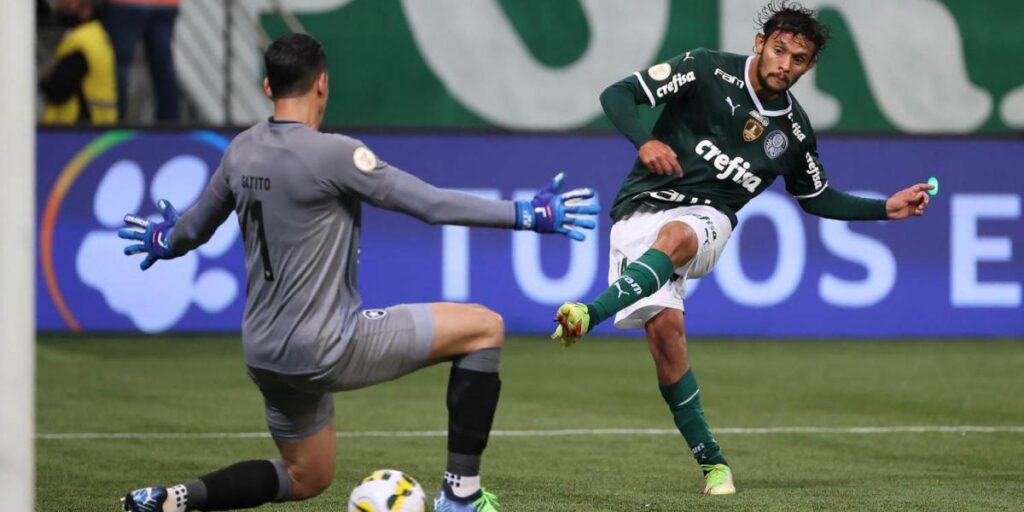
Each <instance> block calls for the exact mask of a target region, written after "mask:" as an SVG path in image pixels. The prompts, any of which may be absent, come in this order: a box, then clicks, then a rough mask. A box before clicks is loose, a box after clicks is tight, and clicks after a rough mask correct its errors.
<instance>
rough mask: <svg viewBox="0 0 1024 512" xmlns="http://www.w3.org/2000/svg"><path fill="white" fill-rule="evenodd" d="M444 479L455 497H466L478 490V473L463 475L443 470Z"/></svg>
mask: <svg viewBox="0 0 1024 512" xmlns="http://www.w3.org/2000/svg"><path fill="white" fill-rule="evenodd" d="M444 481H445V482H448V486H449V487H451V488H452V493H453V494H455V497H457V498H468V497H469V496H472V495H473V494H475V493H476V492H477V491H479V490H480V475H476V476H463V475H455V474H452V473H449V472H447V471H445V472H444Z"/></svg>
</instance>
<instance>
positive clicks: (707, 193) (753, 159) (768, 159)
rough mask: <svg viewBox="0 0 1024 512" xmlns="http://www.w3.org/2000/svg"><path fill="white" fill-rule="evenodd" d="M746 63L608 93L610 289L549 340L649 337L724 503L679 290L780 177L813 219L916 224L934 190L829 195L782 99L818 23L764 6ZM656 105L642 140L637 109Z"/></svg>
mask: <svg viewBox="0 0 1024 512" xmlns="http://www.w3.org/2000/svg"><path fill="white" fill-rule="evenodd" d="M759 22H760V26H761V33H759V34H757V35H756V36H755V38H754V50H755V54H754V55H752V56H742V55H735V54H730V53H723V52H717V51H711V50H707V49H702V48H698V49H694V50H691V51H688V52H684V53H683V54H681V55H678V56H676V57H674V58H672V59H670V60H669V61H668V62H664V63H661V64H656V65H654V66H651V67H650V68H649V69H647V70H644V71H640V72H637V73H633V75H632V76H629V77H626V78H625V79H623V80H621V81H619V82H617V83H615V84H612V85H611V86H610V87H608V88H607V89H605V91H604V92H603V93H602V94H601V105H602V106H603V107H604V111H605V113H606V114H607V115H608V118H609V119H610V120H611V122H612V123H613V124H614V125H615V127H616V128H617V129H618V130H619V131H620V132H622V134H623V135H625V136H626V138H628V139H629V140H630V141H631V142H632V143H633V144H634V145H635V146H636V148H637V149H638V153H639V158H637V160H636V163H635V164H634V166H633V170H632V172H630V174H629V176H628V177H627V178H626V181H625V183H624V184H623V185H622V188H621V190H620V191H619V194H618V196H617V197H616V198H615V204H614V206H613V208H612V213H611V215H612V219H613V220H614V221H615V223H614V225H613V226H612V229H611V237H610V238H611V241H610V244H611V255H610V267H611V268H610V270H609V282H610V283H611V286H609V287H608V288H607V289H606V290H605V291H604V292H602V293H601V294H600V295H598V297H597V298H596V299H595V300H594V301H593V302H589V303H585V304H584V303H575V302H569V303H565V304H563V305H562V306H561V307H560V308H559V309H558V312H557V314H556V317H555V319H556V321H557V322H558V324H559V325H558V327H557V329H556V330H555V333H554V334H553V335H552V338H554V339H555V340H557V341H559V342H560V343H561V344H562V345H563V346H569V345H572V344H573V343H575V342H576V341H578V340H579V339H580V338H581V337H582V336H584V335H585V334H586V333H587V332H588V331H589V330H590V329H592V328H593V327H594V326H595V325H597V324H598V323H600V322H602V321H604V320H605V319H607V318H610V317H612V316H613V315H614V316H615V326H616V327H619V328H624V329H630V328H634V329H637V328H642V329H644V330H645V331H646V334H647V341H648V345H649V347H650V351H651V355H652V356H653V357H654V363H655V368H656V371H657V375H658V384H659V386H660V388H661V394H662V397H664V399H665V401H666V403H667V404H668V406H669V409H670V410H671V412H672V415H673V417H674V420H675V424H676V426H677V427H678V428H679V431H680V433H682V435H683V437H684V438H685V439H686V442H687V444H688V445H689V446H690V449H691V451H692V452H693V455H694V457H695V458H696V459H697V463H698V464H699V465H700V467H701V469H702V470H703V472H704V476H705V480H706V486H705V488H704V494H712V495H719V494H733V493H735V492H736V487H735V484H734V482H733V476H732V471H731V470H730V469H729V465H728V462H727V461H726V459H725V457H724V456H723V455H722V451H721V449H720V448H719V445H718V442H717V441H715V438H714V436H713V435H712V434H711V431H710V429H709V427H708V423H707V420H706V419H705V417H704V411H703V408H702V407H701V403H700V391H699V388H698V385H697V380H696V377H695V376H694V374H693V371H692V370H691V369H690V361H689V358H688V357H687V349H686V336H685V324H684V315H683V296H684V293H685V289H686V279H687V278H697V277H701V276H704V275H706V274H707V273H708V272H710V271H711V269H712V268H713V267H714V265H715V263H716V262H717V261H718V258H719V256H720V255H721V253H722V251H723V249H724V248H725V244H726V242H727V241H728V240H729V236H730V234H731V233H732V230H733V228H734V227H735V226H736V223H737V219H736V213H737V212H738V211H739V210H740V209H741V208H742V207H743V205H744V204H746V203H747V201H749V200H750V199H752V198H753V197H754V196H756V195H757V194H759V193H761V192H763V191H764V190H765V189H767V188H768V187H769V186H770V185H771V184H772V182H773V181H775V179H776V178H778V177H782V178H783V180H785V183H786V190H787V191H788V192H789V193H790V194H791V195H793V197H794V198H795V199H796V200H797V201H799V203H800V206H801V207H802V208H803V209H804V210H805V211H806V212H808V213H810V214H812V215H817V216H819V217H825V218H830V219H839V220H884V219H904V218H907V217H910V216H916V215H922V214H923V213H924V209H925V207H926V206H927V205H928V194H927V191H928V190H929V189H931V186H930V185H926V184H917V185H914V186H912V187H910V188H907V189H905V190H902V191H900V192H897V193H895V194H893V195H892V196H891V197H889V198H888V199H887V200H873V199H865V198H860V197H855V196H852V195H849V194H845V193H843V192H840V191H838V190H836V189H835V188H833V187H829V183H828V179H827V178H826V176H825V170H824V167H823V166H822V165H821V163H820V162H819V161H818V150H817V143H816V139H815V136H814V131H813V130H812V128H811V123H810V121H809V120H808V118H807V114H806V113H804V111H803V109H802V108H801V107H800V104H799V103H797V101H796V99H795V98H794V97H793V96H792V94H790V92H789V89H790V87H792V86H793V84H795V83H796V82H797V80H799V79H800V77H801V76H803V75H804V74H805V73H807V72H808V71H810V70H811V69H812V68H813V67H814V65H815V62H816V61H817V58H818V56H819V54H820V53H821V50H822V49H823V48H824V47H825V43H826V41H827V40H828V36H829V30H828V27H827V26H824V25H822V24H821V23H820V22H819V21H818V19H817V18H816V14H815V12H814V11H812V10H810V9H805V8H804V7H803V6H801V5H799V4H791V3H788V2H786V1H784V0H782V1H774V0H773V1H772V2H771V3H770V4H769V5H767V6H766V7H765V8H764V9H763V10H762V12H761V16H760V17H759ZM641 104H646V105H649V106H651V107H654V106H656V105H664V110H663V112H662V113H661V116H660V117H659V118H658V121H657V123H656V124H655V126H654V131H653V133H651V131H649V130H648V129H646V128H645V127H644V126H643V125H642V124H641V123H640V121H639V118H638V117H637V105H641Z"/></svg>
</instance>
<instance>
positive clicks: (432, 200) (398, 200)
mask: <svg viewBox="0 0 1024 512" xmlns="http://www.w3.org/2000/svg"><path fill="white" fill-rule="evenodd" d="M352 176H353V177H354V178H355V179H353V180H351V182H350V183H349V187H350V188H352V189H354V190H355V192H356V193H359V194H360V195H361V196H362V197H363V198H364V199H365V200H366V201H367V202H369V203H370V204H373V205H374V206H379V207H381V208H387V209H389V210H394V211H397V212H402V213H405V214H408V215H411V216H413V217H416V218H417V219H420V220H422V221H423V222H426V223H428V224H454V225H459V226H474V227H490V228H506V229H509V228H511V229H518V230H532V231H536V232H538V233H560V234H563V235H565V236H568V237H569V238H572V239H573V240H583V239H584V238H585V236H584V235H583V233H582V232H581V231H579V230H577V229H573V228H582V229H594V227H595V225H596V223H595V222H594V221H593V219H592V218H593V216H594V215H595V214H596V213H598V211H599V210H600V207H598V206H597V205H596V204H581V201H584V200H586V199H590V198H592V197H594V191H593V190H591V189H589V188H580V189H576V190H570V191H568V192H564V193H559V189H561V187H562V184H563V182H564V180H565V176H564V174H559V175H558V176H556V177H555V179H554V180H553V181H552V182H551V185H549V186H548V187H546V188H544V189H543V190H541V191H540V192H538V193H537V195H536V196H534V198H533V199H532V200H530V201H517V202H512V201H500V200H499V201H495V200H491V199H485V198H482V197H477V196H475V195H472V194H467V193H465V192H460V191H457V190H449V189H444V188H437V187H435V186H433V185H431V184H429V183H427V182H425V181H423V180H421V179H419V178H417V177H416V176H413V175H412V174H409V173H407V172H405V171H402V170H400V169H397V168H395V167H392V166H390V165H384V166H382V167H380V168H378V169H376V170H374V171H373V172H360V173H358V174H353V175H352ZM360 180H361V181H360ZM375 181H379V182H382V183H383V185H381V186H380V187H379V188H374V187H375V185H374V182H375ZM388 183H390V185H389V184H388ZM363 190H366V191H367V192H363ZM375 190H378V191H379V190H385V192H384V193H383V194H381V195H379V196H378V195H375V193H374V192H373V191H375Z"/></svg>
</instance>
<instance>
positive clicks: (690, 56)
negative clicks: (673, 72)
mask: <svg viewBox="0 0 1024 512" xmlns="http://www.w3.org/2000/svg"><path fill="white" fill-rule="evenodd" d="M688 60H697V59H696V58H694V57H693V56H692V55H690V52H686V55H683V62H686V61H688Z"/></svg>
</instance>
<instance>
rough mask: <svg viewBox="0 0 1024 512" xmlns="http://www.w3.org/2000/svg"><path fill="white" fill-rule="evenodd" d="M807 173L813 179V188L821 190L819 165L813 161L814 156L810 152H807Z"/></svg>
mask: <svg viewBox="0 0 1024 512" xmlns="http://www.w3.org/2000/svg"><path fill="white" fill-rule="evenodd" d="M807 174H809V175H810V176H811V180H813V181H814V190H821V187H822V183H821V167H818V164H817V163H816V162H815V161H814V157H813V156H811V153H810V152H809V151H808V152H807Z"/></svg>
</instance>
